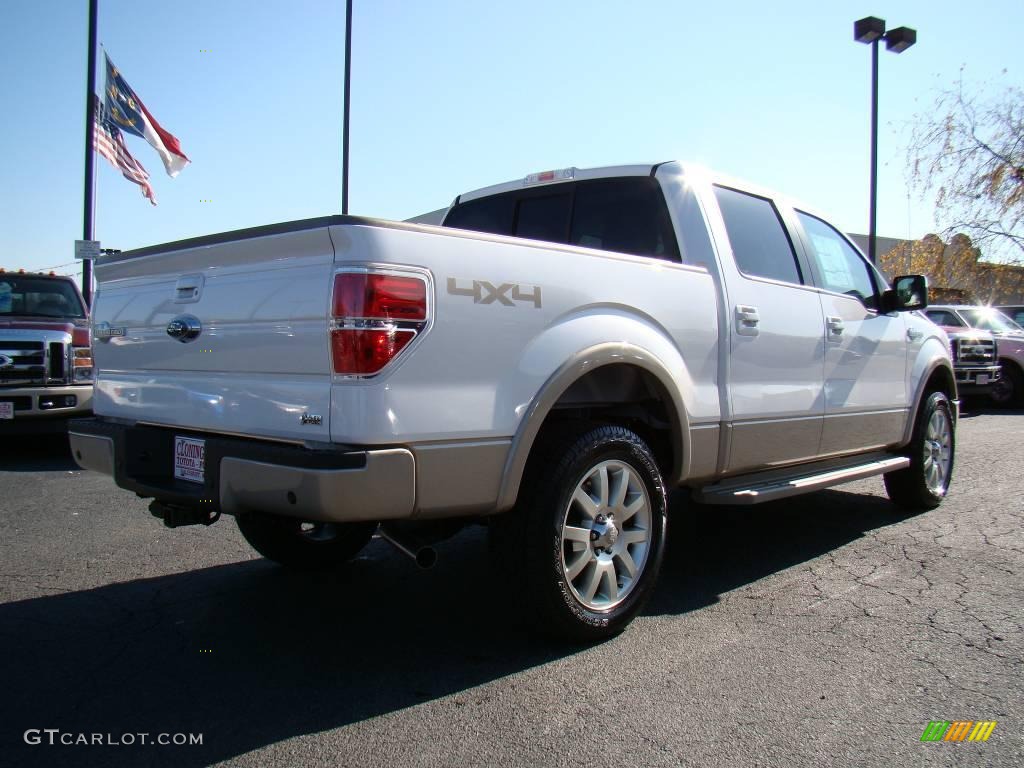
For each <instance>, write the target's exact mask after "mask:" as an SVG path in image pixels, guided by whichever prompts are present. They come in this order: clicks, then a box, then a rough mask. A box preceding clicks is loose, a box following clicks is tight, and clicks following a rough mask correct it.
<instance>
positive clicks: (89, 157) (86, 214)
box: [82, 0, 98, 306]
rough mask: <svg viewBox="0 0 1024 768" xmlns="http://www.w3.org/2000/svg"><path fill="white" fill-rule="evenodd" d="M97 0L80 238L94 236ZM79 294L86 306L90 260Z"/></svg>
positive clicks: (92, 15) (92, 9) (93, 0)
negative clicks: (93, 146)
mask: <svg viewBox="0 0 1024 768" xmlns="http://www.w3.org/2000/svg"><path fill="white" fill-rule="evenodd" d="M97 2H98V0H89V42H88V52H87V54H86V70H85V73H86V74H85V195H84V198H85V199H84V205H83V211H82V239H83V240H92V239H93V216H94V211H95V208H94V206H93V189H94V187H93V174H94V173H95V170H96V162H95V161H96V153H95V152H94V151H93V148H92V141H93V130H94V124H95V120H96V117H95V114H94V110H95V108H96V105H95V99H96V5H97ZM82 297H83V298H84V299H85V303H86V306H89V305H91V304H92V261H91V260H90V259H85V260H84V261H83V262H82Z"/></svg>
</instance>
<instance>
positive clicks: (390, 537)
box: [377, 525, 437, 570]
mask: <svg viewBox="0 0 1024 768" xmlns="http://www.w3.org/2000/svg"><path fill="white" fill-rule="evenodd" d="M377 533H378V534H380V537H381V538H382V539H384V541H386V542H388V544H390V545H391V546H393V547H394V548H395V549H397V550H398V551H399V552H401V553H402V554H403V555H405V556H406V557H408V558H410V559H412V561H413V562H414V563H416V565H418V566H419V567H420V568H422V569H423V570H427V569H429V568H433V567H434V565H435V564H436V563H437V550H436V549H434V548H433V547H432V546H430V545H429V544H424V545H420V544H417V543H414V542H412V541H410V540H409V539H407V538H405V537H400V536H399V535H398V534H396V533H395V532H394V531H390V530H388V529H387V528H385V527H384V526H383V525H382V526H381V527H380V528H378V529H377Z"/></svg>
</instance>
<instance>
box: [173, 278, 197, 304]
mask: <svg viewBox="0 0 1024 768" xmlns="http://www.w3.org/2000/svg"><path fill="white" fill-rule="evenodd" d="M203 282H204V280H203V276H202V275H182V276H181V277H179V278H178V282H176V283H175V284H174V303H175V304H190V303H192V302H193V301H199V295H200V294H201V293H202V292H203Z"/></svg>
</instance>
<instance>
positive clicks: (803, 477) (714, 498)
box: [696, 456, 910, 504]
mask: <svg viewBox="0 0 1024 768" xmlns="http://www.w3.org/2000/svg"><path fill="white" fill-rule="evenodd" d="M909 466H910V459H908V458H907V457H906V456H891V457H889V458H877V459H873V460H872V461H868V462H862V463H860V464H854V465H851V466H845V467H841V468H838V469H836V468H831V469H827V470H825V471H819V472H816V473H812V474H807V473H806V468H804V473H803V474H793V475H790V476H788V477H779V476H778V475H777V474H776V475H775V476H774V477H772V478H771V479H770V480H766V479H762V480H761V481H760V482H757V478H754V477H747V478H745V480H746V482H743V479H741V478H736V479H733V480H728V481H726V482H725V483H717V484H715V485H708V486H705V487H703V488H701V489H700V490H699V491H698V492H697V494H696V497H697V501H699V502H701V503H702V504H761V503H763V502H765V501H775V500H776V499H784V498H786V497H787V496H796V495H797V494H800V493H807V492H808V491H817V490H820V489H821V488H829V487H831V486H833V485H840V484H842V483H849V482H851V481H853V480H862V479H863V478H865V477H873V476H874V475H883V474H885V473H886V472H893V471H895V470H897V469H906V468H907V467H909Z"/></svg>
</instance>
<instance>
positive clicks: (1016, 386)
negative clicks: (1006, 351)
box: [989, 360, 1024, 408]
mask: <svg viewBox="0 0 1024 768" xmlns="http://www.w3.org/2000/svg"><path fill="white" fill-rule="evenodd" d="M989 397H991V398H992V402H993V403H995V404H996V405H998V406H999V407H1000V408H1015V407H1017V406H1019V405H1020V404H1021V402H1022V401H1024V372H1021V369H1020V368H1019V367H1018V366H1017V365H1015V364H1014V363H1011V362H1009V361H1007V360H1002V361H1000V363H999V381H997V382H996V383H995V384H993V385H992V391H991V392H990V393H989Z"/></svg>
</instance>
